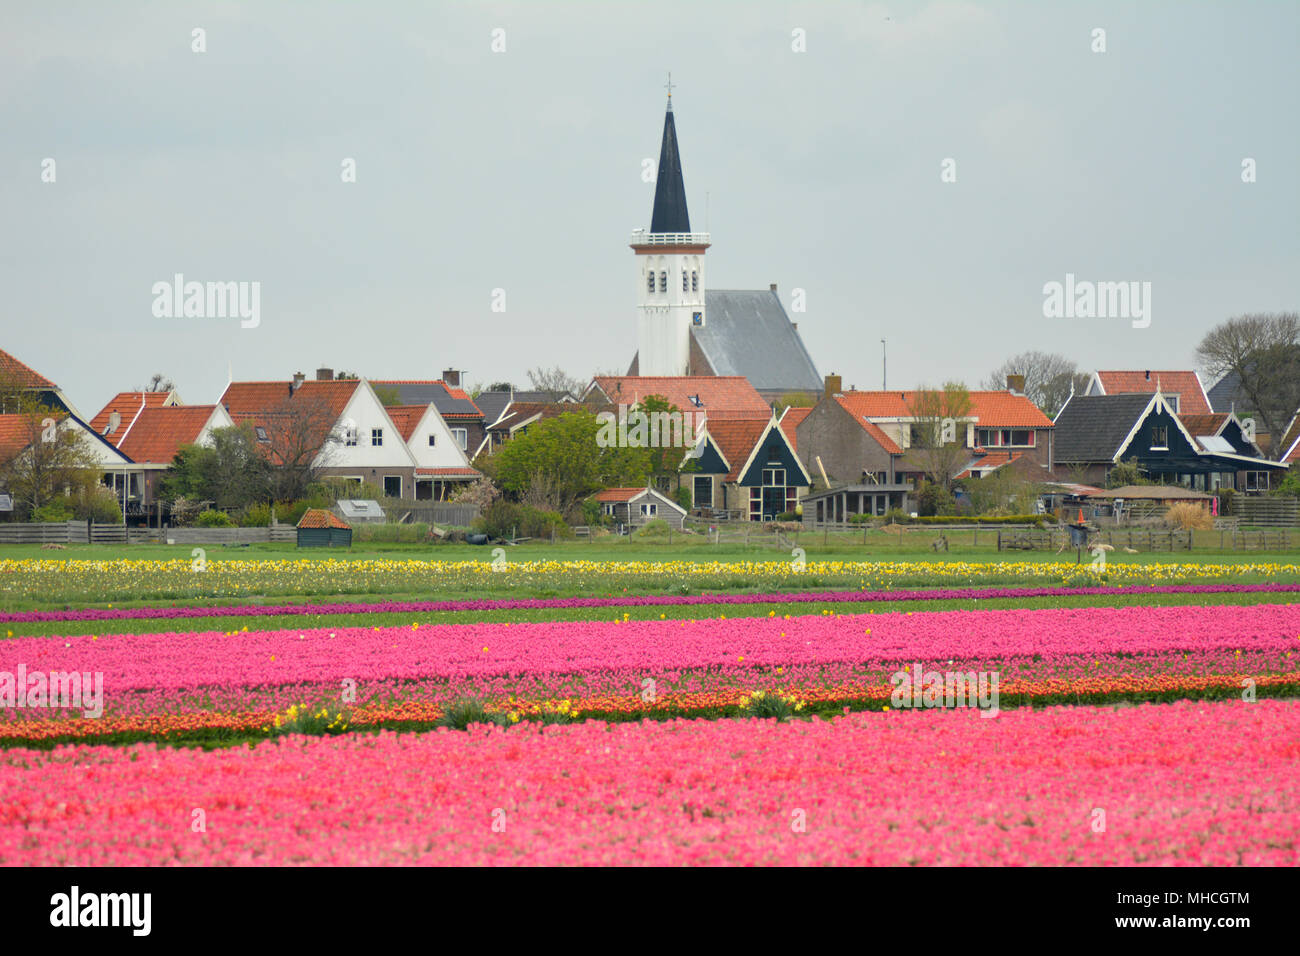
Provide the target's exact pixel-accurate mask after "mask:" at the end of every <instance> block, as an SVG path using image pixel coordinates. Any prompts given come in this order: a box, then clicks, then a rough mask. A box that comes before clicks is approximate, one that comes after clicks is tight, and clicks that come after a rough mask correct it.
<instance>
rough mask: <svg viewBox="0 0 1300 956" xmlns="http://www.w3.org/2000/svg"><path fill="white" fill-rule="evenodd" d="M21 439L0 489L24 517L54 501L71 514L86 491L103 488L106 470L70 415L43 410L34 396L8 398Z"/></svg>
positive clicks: (2, 466)
mask: <svg viewBox="0 0 1300 956" xmlns="http://www.w3.org/2000/svg"><path fill="white" fill-rule="evenodd" d="M7 401H8V402H9V403H10V408H11V412H10V414H12V415H13V416H14V422H15V428H16V430H17V431H18V433H19V434H18V440H17V441H15V442H13V447H14V448H15V449H16V450H15V451H13V452H12V453H11V454H10V455H9V456H8V458H7V460H5V461H0V485H2V486H3V487H4V488H5V489H6V491H7V492H8V494H10V495H11V496H12V497H13V500H14V505H15V508H16V510H17V511H18V512H19V514H21V515H27V514H31V513H33V512H35V511H38V510H39V509H41V508H44V507H46V506H47V505H50V504H51V503H52V502H56V501H58V502H65V503H66V505H67V508H68V510H71V509H72V508H73V507H74V502H73V501H72V500H68V496H69V495H71V494H73V492H74V491H75V492H76V493H77V494H76V497H77V498H78V499H80V498H82V497H84V495H85V493H86V489H90V488H93V487H94V486H95V485H97V484H98V483H99V478H100V475H101V473H102V468H101V467H100V465H99V463H98V462H97V461H96V460H95V457H94V456H93V455H92V454H91V451H90V444H89V442H90V439H88V438H87V436H86V434H85V433H84V432H83V431H81V430H80V429H79V428H75V427H71V426H70V425H69V423H68V421H67V413H66V412H63V411H61V410H57V409H53V408H50V407H48V406H46V405H42V404H41V403H40V402H39V401H38V400H37V399H36V398H35V397H34V396H33V395H32V394H31V393H19V394H16V395H12V396H10V397H9V398H8V399H7Z"/></svg>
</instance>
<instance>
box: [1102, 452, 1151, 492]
mask: <svg viewBox="0 0 1300 956" xmlns="http://www.w3.org/2000/svg"><path fill="white" fill-rule="evenodd" d="M1150 484H1154V482H1153V481H1151V479H1150V478H1148V477H1147V476H1146V475H1145V474H1143V473H1142V468H1141V466H1139V465H1138V460H1137V459H1136V458H1130V459H1129V460H1128V461H1121V462H1120V463H1119V464H1117V465H1116V466H1115V467H1114V468H1112V469H1111V470H1110V471H1109V473H1107V475H1106V487H1107V488H1126V487H1128V486H1129V485H1150Z"/></svg>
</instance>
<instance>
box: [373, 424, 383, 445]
mask: <svg viewBox="0 0 1300 956" xmlns="http://www.w3.org/2000/svg"><path fill="white" fill-rule="evenodd" d="M383 443H384V430H383V429H382V428H372V429H370V444H371V446H372V447H374V448H378V447H379V446H380V445H382V444H383Z"/></svg>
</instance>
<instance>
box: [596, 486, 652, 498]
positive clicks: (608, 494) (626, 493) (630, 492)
mask: <svg viewBox="0 0 1300 956" xmlns="http://www.w3.org/2000/svg"><path fill="white" fill-rule="evenodd" d="M643 491H645V489H644V488H606V489H605V490H604V491H602V492H600V493H599V494H597V495H596V500H597V501H631V500H632V499H633V498H635V497H636V496H637V495H639V494H641V492H643Z"/></svg>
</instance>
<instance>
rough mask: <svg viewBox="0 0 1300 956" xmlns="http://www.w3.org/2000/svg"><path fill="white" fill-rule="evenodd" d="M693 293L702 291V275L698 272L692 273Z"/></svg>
mask: <svg viewBox="0 0 1300 956" xmlns="http://www.w3.org/2000/svg"><path fill="white" fill-rule="evenodd" d="M691 291H692V292H699V291H700V274H699V273H698V272H694V271H692V272H691Z"/></svg>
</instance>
